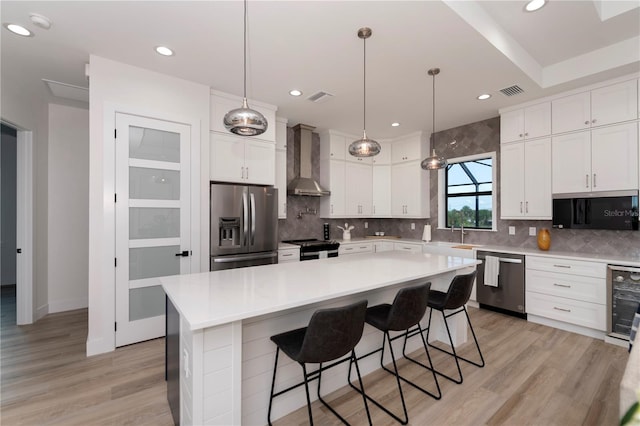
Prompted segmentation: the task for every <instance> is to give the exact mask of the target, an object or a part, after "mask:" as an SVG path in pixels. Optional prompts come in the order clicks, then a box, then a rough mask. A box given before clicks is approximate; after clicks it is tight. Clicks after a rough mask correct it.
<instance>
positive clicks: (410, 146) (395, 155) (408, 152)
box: [391, 135, 422, 164]
mask: <svg viewBox="0 0 640 426" xmlns="http://www.w3.org/2000/svg"><path fill="white" fill-rule="evenodd" d="M421 155H422V145H421V141H420V136H418V135H416V136H411V137H408V138H406V139H400V140H396V141H393V143H392V148H391V161H392V162H393V163H394V164H396V163H404V162H407V161H415V160H422V158H420V156H421Z"/></svg>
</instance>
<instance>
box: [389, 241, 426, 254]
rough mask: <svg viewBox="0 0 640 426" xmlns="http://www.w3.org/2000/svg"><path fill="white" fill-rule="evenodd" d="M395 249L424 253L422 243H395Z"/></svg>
mask: <svg viewBox="0 0 640 426" xmlns="http://www.w3.org/2000/svg"><path fill="white" fill-rule="evenodd" d="M393 249H394V250H398V251H408V252H409V253H422V244H420V243H402V242H401V243H393Z"/></svg>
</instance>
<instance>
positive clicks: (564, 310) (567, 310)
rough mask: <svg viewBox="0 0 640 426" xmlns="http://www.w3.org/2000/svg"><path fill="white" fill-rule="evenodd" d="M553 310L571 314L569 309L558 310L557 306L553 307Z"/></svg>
mask: <svg viewBox="0 0 640 426" xmlns="http://www.w3.org/2000/svg"><path fill="white" fill-rule="evenodd" d="M553 309H555V310H556V311H562V312H571V309H564V308H558V307H557V306H554V307H553Z"/></svg>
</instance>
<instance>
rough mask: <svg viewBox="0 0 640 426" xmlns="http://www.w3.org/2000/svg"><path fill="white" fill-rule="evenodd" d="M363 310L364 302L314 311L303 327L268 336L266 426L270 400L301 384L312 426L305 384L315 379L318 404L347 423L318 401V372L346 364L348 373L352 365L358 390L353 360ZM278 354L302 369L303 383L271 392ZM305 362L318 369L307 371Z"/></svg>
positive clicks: (306, 385)
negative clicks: (272, 351) (271, 359)
mask: <svg viewBox="0 0 640 426" xmlns="http://www.w3.org/2000/svg"><path fill="white" fill-rule="evenodd" d="M366 310H367V301H366V300H363V301H360V302H357V303H354V304H351V305H347V306H343V307H339V308H329V309H319V310H317V311H316V312H314V314H313V316H312V317H311V320H310V321H309V325H308V326H307V327H304V328H299V329H297V330H292V331H287V332H285V333H281V334H276V335H275V336H271V340H272V341H273V343H275V344H276V346H277V349H276V361H275V363H274V366H273V379H272V381H271V396H270V398H269V411H268V414H267V419H268V421H269V424H271V406H272V403H273V398H275V397H276V396H279V395H282V394H283V393H285V392H289V391H290V390H292V389H295V388H297V387H299V386H302V385H304V388H305V391H306V394H307V409H308V411H309V423H310V424H311V425H313V416H312V414H311V399H310V397H309V382H310V381H312V380H315V379H318V399H319V400H320V402H322V404H324V405H325V406H326V407H327V408H328V409H329V410H330V411H331V412H332V413H333V414H335V415H336V417H338V418H339V419H340V420H341V421H342V422H343V423H345V424H349V423H348V422H347V421H346V420H345V419H344V418H343V417H342V416H341V415H340V414H338V413H337V412H336V411H335V410H334V409H333V408H332V407H331V406H329V404H327V403H326V402H325V401H324V400H323V399H322V397H321V396H320V384H321V380H322V372H323V371H324V370H327V369H329V368H331V367H334V366H336V365H338V364H341V363H343V362H346V361H349V367H350V368H349V373H351V364H352V363H355V365H356V372H357V373H358V382H359V383H360V386H361V387H362V378H361V377H360V368H359V367H358V360H357V358H356V354H355V350H354V348H355V346H356V345H357V344H358V342H359V341H360V338H361V337H362V330H363V328H364V318H365V314H366ZM280 351H283V352H284V353H285V354H287V356H288V357H289V358H291V359H292V360H294V361H296V362H297V363H299V364H300V366H301V367H302V373H303V381H302V382H300V383H297V384H295V385H293V386H290V387H288V388H287V389H284V390H281V391H279V392H276V393H274V388H275V383H276V371H277V369H278V355H279V353H280ZM349 353H350V355H349V356H348V357H345V358H343V359H340V360H338V359H339V358H342V357H343V356H344V355H346V354H349ZM336 360H338V361H336ZM331 361H334V362H331ZM326 362H331V364H329V365H324V366H323V365H322V364H323V363H326ZM309 363H313V364H319V366H318V369H317V370H314V371H311V372H307V367H306V364H309ZM362 399H363V401H364V406H365V409H366V410H367V418H368V419H369V424H371V415H370V414H369V406H368V405H367V399H366V397H365V396H364V393H363V397H362Z"/></svg>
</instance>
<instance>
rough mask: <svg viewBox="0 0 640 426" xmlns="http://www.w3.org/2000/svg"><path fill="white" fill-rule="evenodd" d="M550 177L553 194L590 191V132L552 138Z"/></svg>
mask: <svg viewBox="0 0 640 426" xmlns="http://www.w3.org/2000/svg"><path fill="white" fill-rule="evenodd" d="M551 177H552V178H551V182H552V184H551V188H552V191H553V193H554V194H566V193H572V192H590V191H591V132H589V131H586V132H578V133H571V134H568V135H562V136H554V137H553V138H552V140H551Z"/></svg>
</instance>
